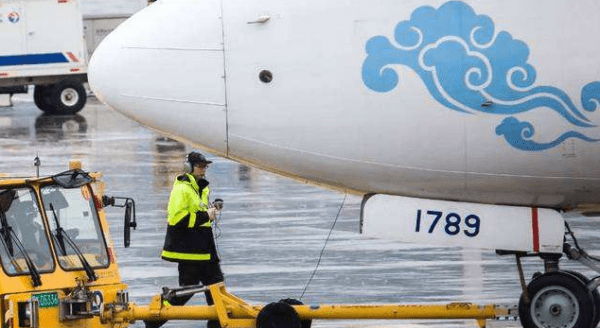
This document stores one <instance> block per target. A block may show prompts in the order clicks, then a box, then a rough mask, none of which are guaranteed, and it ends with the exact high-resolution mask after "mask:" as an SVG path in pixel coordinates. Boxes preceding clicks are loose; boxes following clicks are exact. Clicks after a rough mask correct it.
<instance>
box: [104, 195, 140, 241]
mask: <svg viewBox="0 0 600 328" xmlns="http://www.w3.org/2000/svg"><path fill="white" fill-rule="evenodd" d="M102 204H103V205H104V206H108V205H111V206H115V207H125V224H124V226H123V228H124V229H123V243H124V244H125V248H127V247H129V245H130V244H131V228H133V229H134V230H135V228H137V222H136V221H135V202H134V201H133V199H131V198H128V197H109V196H106V195H105V196H102Z"/></svg>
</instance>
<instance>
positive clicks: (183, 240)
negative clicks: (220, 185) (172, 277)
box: [161, 173, 219, 262]
mask: <svg viewBox="0 0 600 328" xmlns="http://www.w3.org/2000/svg"><path fill="white" fill-rule="evenodd" d="M208 184H209V183H208V181H206V180H205V179H200V180H198V181H196V179H195V178H194V176H193V175H191V174H188V173H186V174H183V175H180V176H178V177H177V178H176V179H175V182H174V183H173V189H172V190H171V196H170V198H169V206H168V208H167V213H168V216H167V223H168V226H167V234H166V237H165V245H164V247H163V251H162V254H161V257H162V258H163V259H164V260H167V261H171V262H197V261H219V257H218V256H217V252H216V247H215V241H214V238H213V233H212V228H211V225H210V220H209V218H208V213H207V212H206V211H207V210H208V197H209V194H210V189H209V188H208Z"/></svg>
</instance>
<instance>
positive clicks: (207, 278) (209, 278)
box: [171, 261, 223, 305]
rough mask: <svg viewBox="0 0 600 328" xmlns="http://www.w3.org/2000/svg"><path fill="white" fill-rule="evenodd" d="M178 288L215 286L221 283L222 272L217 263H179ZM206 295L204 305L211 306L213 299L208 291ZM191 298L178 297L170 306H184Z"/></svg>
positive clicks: (190, 296)
mask: <svg viewBox="0 0 600 328" xmlns="http://www.w3.org/2000/svg"><path fill="white" fill-rule="evenodd" d="M178 269H179V286H190V285H198V284H200V283H202V285H204V286H208V285H212V284H216V283H218V282H221V281H223V272H221V266H220V265H219V262H209V261H206V262H204V261H202V262H201V261H199V263H183V262H182V263H179V267H178ZM204 294H205V295H206V304H208V305H213V304H214V302H213V299H212V296H211V295H210V292H209V291H206V292H205V293H204ZM190 298H192V295H189V296H183V297H178V298H177V299H174V300H172V301H171V304H172V305H184V304H185V303H187V301H189V300H190Z"/></svg>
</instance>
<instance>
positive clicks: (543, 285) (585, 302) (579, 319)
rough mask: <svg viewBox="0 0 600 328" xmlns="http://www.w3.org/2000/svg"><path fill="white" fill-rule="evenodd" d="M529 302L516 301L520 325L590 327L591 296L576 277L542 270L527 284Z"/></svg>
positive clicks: (533, 327) (593, 310)
mask: <svg viewBox="0 0 600 328" xmlns="http://www.w3.org/2000/svg"><path fill="white" fill-rule="evenodd" d="M527 291H528V293H529V297H530V302H529V303H526V302H525V301H524V300H523V296H522V295H521V299H520V300H519V317H520V319H521V325H522V326H523V328H554V327H570V328H591V327H593V326H592V324H593V322H594V318H595V315H596V308H595V306H594V297H593V295H592V293H590V292H589V291H588V289H587V288H586V286H585V284H584V283H583V282H582V281H581V280H580V279H579V278H577V277H576V276H574V275H572V274H570V273H568V272H564V271H557V272H551V273H545V274H542V275H540V276H538V277H537V278H535V279H533V280H532V281H531V282H530V283H529V285H527Z"/></svg>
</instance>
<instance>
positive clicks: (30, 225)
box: [0, 188, 54, 275]
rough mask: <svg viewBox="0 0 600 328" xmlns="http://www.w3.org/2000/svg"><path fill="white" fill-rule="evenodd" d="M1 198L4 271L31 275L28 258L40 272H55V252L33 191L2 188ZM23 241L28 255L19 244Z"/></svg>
mask: <svg viewBox="0 0 600 328" xmlns="http://www.w3.org/2000/svg"><path fill="white" fill-rule="evenodd" d="M0 195H2V197H1V198H2V206H1V208H0V218H1V219H2V225H1V226H0V230H1V232H2V233H1V234H0V235H1V236H0V238H2V240H1V241H0V257H1V258H2V267H3V269H4V271H5V272H6V273H7V274H8V275H16V274H30V273H31V272H30V268H29V267H28V264H27V261H28V259H27V257H29V259H31V262H32V263H33V265H34V266H35V268H36V269H37V271H39V272H41V273H43V272H49V271H53V270H54V261H53V259H52V252H51V250H50V244H49V242H48V238H47V236H46V233H45V231H46V230H45V228H44V223H43V220H42V216H41V214H40V211H39V209H38V204H37V201H36V198H35V193H34V191H33V189H30V188H15V189H10V190H8V189H0ZM8 195H10V197H8ZM11 198H12V201H11ZM10 235H12V237H11V236H10ZM15 237H16V238H15ZM19 242H20V243H21V244H22V246H23V247H22V248H23V250H24V252H22V251H21V250H20V247H19V246H21V245H17V243H19ZM34 271H35V269H34Z"/></svg>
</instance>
